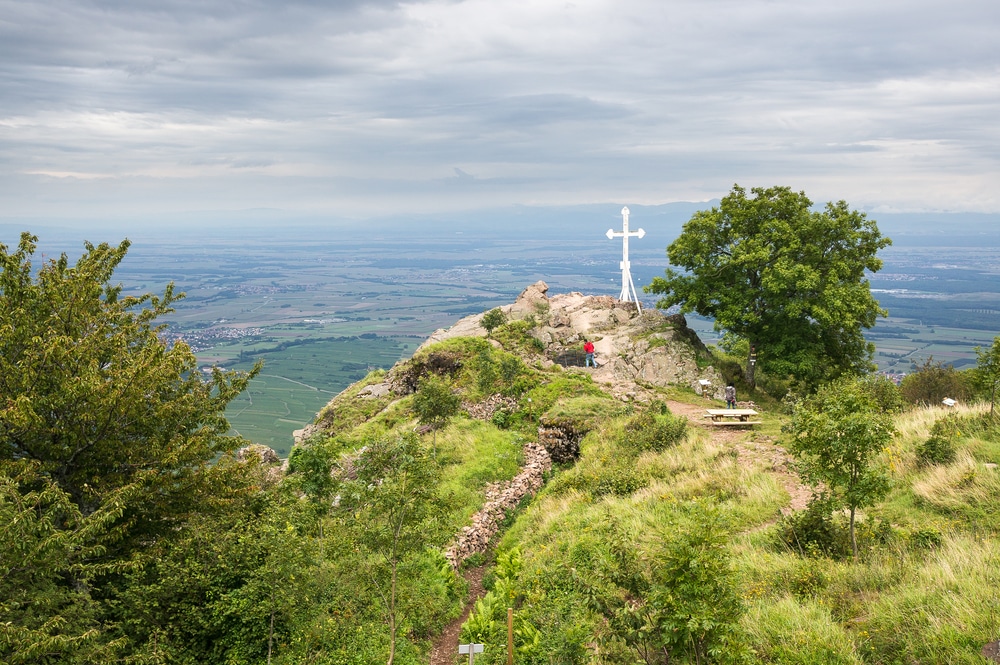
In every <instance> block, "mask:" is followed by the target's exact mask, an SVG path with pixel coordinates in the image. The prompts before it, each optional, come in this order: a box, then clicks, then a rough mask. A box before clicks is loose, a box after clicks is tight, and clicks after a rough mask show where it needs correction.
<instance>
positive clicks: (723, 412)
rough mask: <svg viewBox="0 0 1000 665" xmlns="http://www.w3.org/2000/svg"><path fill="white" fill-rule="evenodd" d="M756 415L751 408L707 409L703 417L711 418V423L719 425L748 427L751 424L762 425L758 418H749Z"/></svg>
mask: <svg viewBox="0 0 1000 665" xmlns="http://www.w3.org/2000/svg"><path fill="white" fill-rule="evenodd" d="M756 415H758V414H757V412H756V411H754V410H753V409H708V410H706V411H705V417H706V418H711V419H712V422H711V423H709V424H711V425H718V426H720V427H750V426H753V425H763V424H764V423H763V422H762V421H760V420H751V418H752V417H754V416H756Z"/></svg>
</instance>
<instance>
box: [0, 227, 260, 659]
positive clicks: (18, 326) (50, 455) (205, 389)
mask: <svg viewBox="0 0 1000 665" xmlns="http://www.w3.org/2000/svg"><path fill="white" fill-rule="evenodd" d="M36 242H37V238H35V237H34V236H32V235H30V234H27V233H25V234H22V236H21V238H20V242H19V244H18V247H17V249H16V250H14V251H13V252H10V251H8V248H7V247H6V246H4V245H0V486H2V489H0V494H2V495H3V498H0V513H2V516H0V525H2V526H0V541H2V543H0V545H2V547H0V549H2V550H3V553H2V557H0V587H3V588H0V599H5V600H3V601H2V602H3V603H4V604H3V607H2V610H0V626H2V629H0V633H2V636H0V653H3V652H4V650H10V652H11V653H12V655H11V658H13V659H15V660H16V659H18V658H21V659H26V660H30V661H31V662H39V663H44V662H67V663H72V662H77V661H82V662H100V661H110V660H112V658H111V656H112V654H113V653H114V652H117V651H119V650H121V649H123V648H124V645H125V643H126V642H127V641H128V640H127V638H126V637H123V636H122V635H121V634H120V633H115V630H114V629H113V627H112V626H113V624H115V623H116V621H115V620H114V619H113V617H112V615H113V614H114V609H113V608H114V602H113V600H112V599H113V598H114V596H115V595H116V593H118V591H119V590H120V588H121V584H123V583H124V576H125V575H126V573H128V571H129V570H131V569H134V568H136V567H141V566H142V565H144V564H145V563H148V561H149V559H148V556H149V555H148V554H147V553H148V552H150V551H152V550H153V549H154V546H155V545H156V544H157V543H158V542H160V541H162V540H167V539H171V538H175V537H178V535H179V534H180V533H181V532H182V531H183V530H184V528H185V524H186V523H187V521H188V519H189V518H190V517H191V516H192V515H196V514H198V513H212V512H214V511H217V510H219V509H224V508H225V506H226V505H227V503H228V502H229V501H231V500H234V499H235V498H236V497H239V496H243V495H245V494H246V493H247V491H248V489H250V485H252V483H253V480H252V479H248V478H247V477H245V473H244V472H245V468H244V467H243V465H240V464H236V463H235V462H234V461H233V458H232V457H231V456H229V455H228V453H231V452H232V451H233V450H235V449H236V448H237V447H238V446H239V445H241V443H242V442H243V441H242V439H240V438H238V437H231V436H228V435H227V432H228V430H229V424H228V422H227V421H226V419H225V417H224V411H225V408H226V405H227V404H228V403H229V402H230V400H232V399H233V398H234V397H236V396H237V395H238V394H239V393H240V392H241V391H242V390H243V389H244V388H245V387H246V385H247V382H248V381H249V380H250V378H251V377H252V376H253V375H254V374H255V373H256V372H257V371H259V366H258V367H257V368H255V369H254V370H253V371H251V372H250V373H248V374H239V373H224V372H222V371H219V370H215V371H213V372H212V374H211V376H209V377H205V376H204V373H202V372H201V371H199V369H198V366H197V361H196V359H195V356H194V354H193V353H192V352H191V350H190V348H189V347H188V346H187V345H186V344H184V343H183V342H178V343H176V344H174V345H172V346H170V345H168V344H166V343H164V342H163V341H162V340H161V339H160V337H159V334H158V333H159V332H160V331H161V328H162V327H160V326H156V325H154V321H155V319H156V318H157V317H159V316H161V315H163V314H165V313H167V312H170V311H171V305H172V304H173V303H174V302H175V301H176V300H177V299H178V298H180V297H182V296H181V295H179V294H175V293H174V291H173V286H172V285H168V286H167V288H166V291H165V293H164V294H163V296H161V297H158V296H154V295H151V294H146V295H143V296H138V297H136V296H123V295H122V287H121V286H120V285H118V286H115V285H112V284H111V283H110V279H111V276H112V273H113V272H114V270H115V268H116V267H117V266H118V264H119V263H120V262H121V261H122V260H123V258H124V257H125V254H126V252H127V250H128V247H129V243H128V241H124V242H122V243H121V244H120V245H118V246H117V247H112V246H109V245H107V244H101V245H98V246H94V245H92V244H90V243H87V244H86V251H85V252H84V253H83V255H82V256H81V257H80V258H79V259H78V260H77V261H76V263H75V264H72V265H71V264H70V262H69V260H68V258H67V257H66V255H65V254H64V255H62V256H61V257H59V258H58V259H54V260H49V261H46V262H43V263H42V264H41V265H33V264H32V261H31V258H32V255H33V254H34V252H35V248H36ZM8 518H9V519H8ZM14 586H16V587H17V592H16V593H8V591H10V590H11V589H13V588H14ZM15 653H16V655H14V654H15ZM31 654H34V655H31Z"/></svg>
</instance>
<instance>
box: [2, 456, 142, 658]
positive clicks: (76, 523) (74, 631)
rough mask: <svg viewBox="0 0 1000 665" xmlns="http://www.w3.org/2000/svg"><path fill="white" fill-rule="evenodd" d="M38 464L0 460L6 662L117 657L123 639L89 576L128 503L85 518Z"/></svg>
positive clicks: (96, 568)
mask: <svg viewBox="0 0 1000 665" xmlns="http://www.w3.org/2000/svg"><path fill="white" fill-rule="evenodd" d="M38 467H39V465H38V463H37V462H31V461H28V460H18V461H16V462H0V660H2V661H3V662H4V663H11V664H15V663H55V662H59V663H90V662H102V661H103V662H111V661H112V660H114V657H115V656H116V655H117V653H118V652H119V650H120V649H121V647H122V644H121V641H120V640H114V639H110V638H109V637H108V635H107V634H106V631H104V630H103V626H102V625H101V623H100V620H99V615H98V612H97V611H96V608H95V603H94V602H93V598H92V596H91V593H90V587H89V582H90V580H91V579H92V578H93V577H94V576H95V575H98V574H100V573H101V572H102V569H103V566H102V565H100V564H99V563H96V562H95V559H96V558H98V557H99V556H100V554H101V553H102V548H101V547H100V544H99V543H100V541H101V540H102V539H104V538H107V537H108V532H109V531H110V530H111V528H112V527H113V524H114V522H115V521H116V520H117V519H119V518H120V517H121V505H122V501H119V500H116V501H113V502H111V505H110V506H109V507H108V508H107V509H101V510H97V511H95V512H93V513H91V514H90V515H88V516H84V515H82V514H81V513H80V509H79V508H78V507H77V506H76V505H75V504H74V503H73V502H72V501H71V500H70V497H69V495H68V494H66V492H64V491H63V490H61V489H60V488H59V487H58V486H56V484H55V483H53V482H52V481H51V480H50V479H49V478H47V477H46V476H45V475H44V474H41V473H39V470H38ZM123 494H124V493H119V497H116V498H117V499H125V498H126V497H125V496H122V495H123Z"/></svg>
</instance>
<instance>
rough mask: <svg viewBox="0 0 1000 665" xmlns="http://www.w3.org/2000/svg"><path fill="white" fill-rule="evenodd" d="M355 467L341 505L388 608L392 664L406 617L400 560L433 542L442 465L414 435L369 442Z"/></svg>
mask: <svg viewBox="0 0 1000 665" xmlns="http://www.w3.org/2000/svg"><path fill="white" fill-rule="evenodd" d="M354 468H355V470H356V473H357V476H356V478H354V479H353V480H350V481H348V482H345V483H344V484H343V485H341V488H340V496H341V500H340V508H341V511H342V514H343V515H344V516H345V519H346V522H347V525H348V529H349V533H350V534H351V536H352V539H353V541H354V543H355V544H356V545H357V547H358V548H359V549H360V550H361V554H362V556H363V557H364V559H365V560H366V561H367V572H368V574H369V579H370V581H371V585H372V587H373V589H374V591H375V593H376V595H377V596H378V597H379V598H380V599H381V601H382V605H383V608H384V610H385V617H386V623H387V624H388V627H389V658H388V665H392V663H393V660H394V659H395V655H396V639H397V636H398V632H399V626H400V623H401V618H402V617H401V616H400V613H399V610H400V607H399V604H398V603H397V598H398V591H399V571H400V565H401V564H402V563H403V562H404V560H405V559H406V558H407V557H410V556H412V555H414V554H417V553H419V552H421V551H422V550H423V549H424V547H425V546H426V545H427V544H428V543H429V542H430V539H431V536H432V534H433V529H432V528H429V525H428V522H429V521H430V520H431V519H432V518H434V517H435V516H436V514H437V510H438V508H439V503H440V502H439V500H438V497H437V486H438V480H439V477H438V469H437V466H436V465H435V464H434V462H433V461H432V460H431V459H429V458H428V456H427V452H426V450H425V449H424V448H422V447H421V446H420V442H419V440H418V439H417V438H416V437H414V436H403V437H400V438H397V439H377V440H375V441H372V442H370V443H369V444H368V445H366V446H365V447H364V448H363V449H362V451H361V453H360V454H359V455H358V458H357V460H356V461H355V465H354Z"/></svg>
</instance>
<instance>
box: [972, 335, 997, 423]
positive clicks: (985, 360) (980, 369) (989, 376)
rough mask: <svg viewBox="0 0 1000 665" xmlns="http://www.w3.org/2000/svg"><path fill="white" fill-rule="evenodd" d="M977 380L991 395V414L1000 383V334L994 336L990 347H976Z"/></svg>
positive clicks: (981, 387) (983, 389)
mask: <svg viewBox="0 0 1000 665" xmlns="http://www.w3.org/2000/svg"><path fill="white" fill-rule="evenodd" d="M976 359H977V360H978V363H977V364H976V370H975V374H974V377H975V382H976V385H977V387H979V389H980V390H982V391H983V392H984V393H988V394H989V396H990V416H992V415H993V409H994V404H996V397H997V386H998V385H1000V336H998V337H994V338H993V344H992V345H990V347H989V348H988V349H982V348H980V347H978V346H977V347H976Z"/></svg>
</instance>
